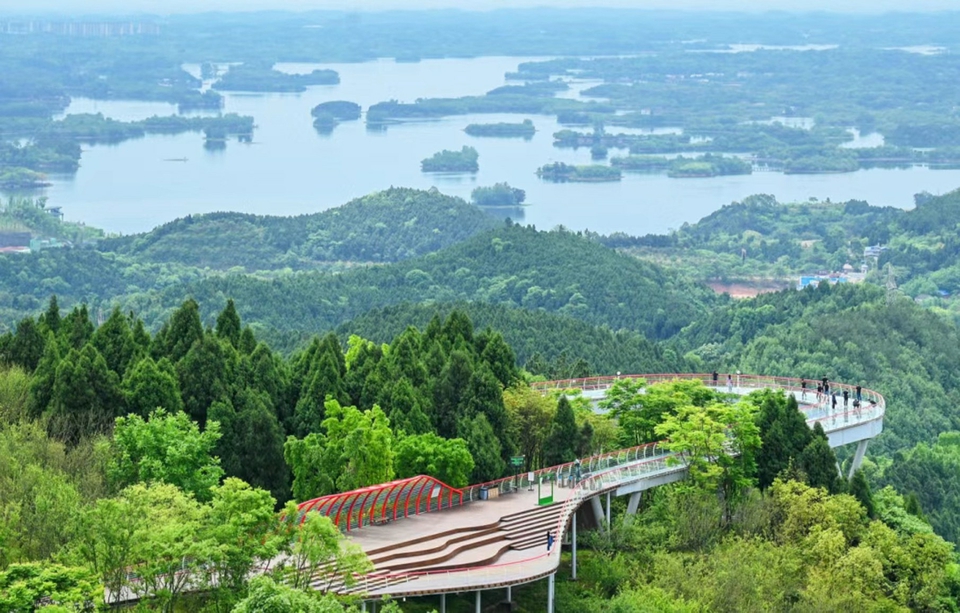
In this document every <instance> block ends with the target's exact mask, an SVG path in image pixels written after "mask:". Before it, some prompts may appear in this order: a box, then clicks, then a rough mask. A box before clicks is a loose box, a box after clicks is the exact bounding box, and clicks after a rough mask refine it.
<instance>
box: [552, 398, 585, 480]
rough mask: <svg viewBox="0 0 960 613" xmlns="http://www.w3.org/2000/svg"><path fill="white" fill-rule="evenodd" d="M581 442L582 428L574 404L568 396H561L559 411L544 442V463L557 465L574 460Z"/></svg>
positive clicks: (558, 405) (558, 403)
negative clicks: (578, 425) (575, 413)
mask: <svg viewBox="0 0 960 613" xmlns="http://www.w3.org/2000/svg"><path fill="white" fill-rule="evenodd" d="M579 442H580V429H579V428H577V419H576V416H575V415H574V414H573V406H572V405H571V404H570V401H569V400H567V397H566V396H560V400H559V401H558V402H557V413H556V415H555V416H554V418H553V424H552V425H551V427H550V434H549V435H547V440H546V442H545V443H544V454H543V455H544V463H545V464H546V465H547V466H555V465H557V464H564V463H566V462H572V461H573V460H575V459H576V458H577V446H578V444H579Z"/></svg>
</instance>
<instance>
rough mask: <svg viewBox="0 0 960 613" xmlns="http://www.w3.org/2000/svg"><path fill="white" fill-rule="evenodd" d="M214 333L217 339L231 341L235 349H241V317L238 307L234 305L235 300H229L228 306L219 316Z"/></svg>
mask: <svg viewBox="0 0 960 613" xmlns="http://www.w3.org/2000/svg"><path fill="white" fill-rule="evenodd" d="M214 331H215V333H216V335H217V338H222V339H224V340H226V341H229V342H230V344H231V345H233V346H234V347H235V348H239V346H240V315H238V314H237V307H236V305H235V304H234V303H233V298H230V299H229V300H227V306H226V307H224V309H223V311H221V312H220V315H218V316H217V327H216V328H215V329H214Z"/></svg>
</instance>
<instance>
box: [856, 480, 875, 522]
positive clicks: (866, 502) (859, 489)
mask: <svg viewBox="0 0 960 613" xmlns="http://www.w3.org/2000/svg"><path fill="white" fill-rule="evenodd" d="M850 495H851V496H853V497H854V498H856V499H857V500H859V501H860V504H861V505H863V508H864V509H865V510H866V512H867V517H870V518H873V517H876V515H877V510H876V508H875V507H874V505H873V493H872V492H871V491H870V484H869V483H868V482H867V477H866V475H864V474H863V471H862V470H858V471H857V472H855V473H853V478H852V479H850Z"/></svg>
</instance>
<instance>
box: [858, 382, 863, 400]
mask: <svg viewBox="0 0 960 613" xmlns="http://www.w3.org/2000/svg"><path fill="white" fill-rule="evenodd" d="M862 391H863V388H862V387H860V386H859V385H858V386H857V400H859V401H860V402H863V397H862V396H861V395H860V392H862Z"/></svg>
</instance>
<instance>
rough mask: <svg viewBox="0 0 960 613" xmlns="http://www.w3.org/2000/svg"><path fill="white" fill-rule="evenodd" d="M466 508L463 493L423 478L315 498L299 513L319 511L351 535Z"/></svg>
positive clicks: (302, 507)
mask: <svg viewBox="0 0 960 613" xmlns="http://www.w3.org/2000/svg"><path fill="white" fill-rule="evenodd" d="M462 504H463V490H458V489H457V488H454V487H450V486H449V485H447V484H446V483H443V482H442V481H438V480H437V479H434V478H433V477H428V476H426V475H419V476H417V477H410V478H409V479H400V480H399V481H391V482H390V483H381V484H380V485H371V486H369V487H364V488H361V489H358V490H353V491H352V492H343V493H342V494H330V495H329V496H322V497H320V498H314V499H313V500H308V501H306V502H301V503H300V504H299V505H297V509H298V510H299V511H300V517H301V518H302V517H303V516H304V515H306V514H307V513H308V512H310V511H316V512H318V513H322V514H324V515H326V516H327V517H329V518H331V519H332V520H333V523H334V524H336V525H337V527H338V528H340V529H341V530H344V531H346V532H349V531H350V530H352V529H357V528H360V527H361V526H364V525H370V524H380V523H386V522H388V521H393V520H395V519H399V518H401V517H407V516H409V515H419V514H420V513H429V512H431V511H439V510H442V509H448V508H450V507H452V506H454V505H462Z"/></svg>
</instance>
